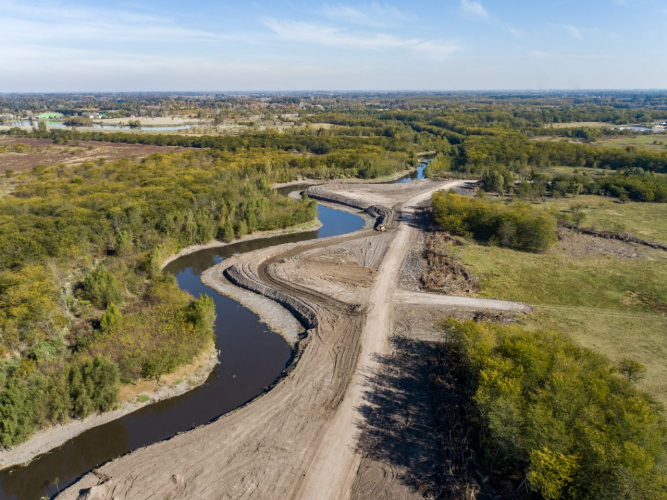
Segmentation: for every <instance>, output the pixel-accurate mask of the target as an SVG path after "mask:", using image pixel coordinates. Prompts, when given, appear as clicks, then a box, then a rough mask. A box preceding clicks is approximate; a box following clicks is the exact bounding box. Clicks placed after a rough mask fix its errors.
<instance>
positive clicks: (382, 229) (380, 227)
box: [375, 224, 387, 233]
mask: <svg viewBox="0 0 667 500" xmlns="http://www.w3.org/2000/svg"><path fill="white" fill-rule="evenodd" d="M375 230H376V231H380V232H381V233H384V232H385V231H386V230H387V226H385V225H384V224H378V226H377V227H376V228H375Z"/></svg>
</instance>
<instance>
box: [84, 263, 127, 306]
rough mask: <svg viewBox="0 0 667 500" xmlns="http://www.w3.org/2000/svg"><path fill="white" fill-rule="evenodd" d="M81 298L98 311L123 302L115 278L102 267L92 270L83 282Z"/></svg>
mask: <svg viewBox="0 0 667 500" xmlns="http://www.w3.org/2000/svg"><path fill="white" fill-rule="evenodd" d="M82 296H83V298H84V299H86V300H89V301H90V302H92V303H93V304H94V305H96V306H97V307H99V308H100V309H106V308H107V307H108V306H109V305H110V304H120V303H121V302H122V301H123V294H122V293H121V291H120V288H119V287H118V282H117V281H116V277H115V276H114V275H113V274H112V273H111V272H109V271H107V269H106V268H105V267H103V266H100V267H98V268H96V269H94V270H93V271H92V272H91V273H90V274H88V276H86V279H84V280H83V283H82Z"/></svg>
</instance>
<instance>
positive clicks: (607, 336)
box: [451, 244, 667, 404]
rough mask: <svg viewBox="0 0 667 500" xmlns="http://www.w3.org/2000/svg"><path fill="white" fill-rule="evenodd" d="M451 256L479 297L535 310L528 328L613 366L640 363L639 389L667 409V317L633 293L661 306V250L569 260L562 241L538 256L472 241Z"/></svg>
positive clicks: (665, 271) (666, 296) (665, 280)
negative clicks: (570, 341) (474, 279)
mask: <svg viewBox="0 0 667 500" xmlns="http://www.w3.org/2000/svg"><path fill="white" fill-rule="evenodd" d="M451 251H452V253H454V252H455V253H458V255H459V256H460V258H461V261H462V263H464V264H465V265H467V266H469V267H470V268H471V269H472V270H473V271H474V272H475V274H477V275H478V276H479V277H480V280H481V284H482V292H480V293H479V296H482V297H489V298H497V299H503V300H514V301H520V302H525V303H528V304H531V305H535V306H537V308H538V309H537V312H535V313H533V314H531V315H529V316H528V317H527V318H526V323H527V324H528V325H529V326H531V327H534V328H545V327H546V328H554V329H557V330H560V331H564V332H566V333H568V334H570V335H571V336H572V337H573V338H574V339H575V340H577V341H578V342H579V343H580V344H581V345H584V346H587V347H591V348H594V349H596V350H598V351H599V352H602V353H604V354H605V355H607V356H608V357H609V358H611V359H612V360H613V361H618V360H620V359H621V358H623V357H630V358H633V359H636V360H637V361H639V362H641V363H643V364H644V365H645V366H646V368H647V376H646V379H645V380H644V381H642V383H641V384H640V386H641V387H642V388H643V389H645V390H647V391H648V392H649V393H651V394H652V395H653V396H654V397H655V398H656V399H658V400H660V401H661V402H662V403H663V404H667V342H666V340H667V336H666V335H667V334H666V333H665V332H667V315H665V314H661V313H659V312H658V311H656V310H655V309H653V308H652V307H651V305H649V304H648V303H647V302H646V301H642V300H640V299H638V296H637V294H645V295H646V296H649V297H651V298H652V299H653V300H655V301H657V302H658V303H663V304H664V303H665V302H667V259H665V257H667V254H666V253H665V252H660V251H657V250H656V251H654V250H651V251H648V250H647V251H646V256H645V257H642V258H625V257H620V256H615V255H608V254H602V253H600V252H593V253H590V254H588V255H585V256H583V257H574V256H573V254H572V252H569V251H568V250H567V249H565V248H564V247H563V245H562V244H559V245H558V246H557V247H556V248H554V249H552V250H549V251H548V252H546V253H543V254H532V253H524V252H518V251H514V250H509V249H505V248H499V247H486V246H480V245H476V244H470V245H466V246H464V247H452V248H451Z"/></svg>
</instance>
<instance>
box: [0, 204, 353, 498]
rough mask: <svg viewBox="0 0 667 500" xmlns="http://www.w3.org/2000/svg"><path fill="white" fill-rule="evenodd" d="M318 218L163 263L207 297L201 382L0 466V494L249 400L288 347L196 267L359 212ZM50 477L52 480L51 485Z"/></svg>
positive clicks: (49, 485) (346, 222)
mask: <svg viewBox="0 0 667 500" xmlns="http://www.w3.org/2000/svg"><path fill="white" fill-rule="evenodd" d="M318 211H319V219H320V221H321V222H322V223H323V226H322V227H321V228H320V229H319V230H318V231H314V232H310V233H301V234H294V235H286V236H278V237H275V238H267V239H262V240H253V241H248V242H243V243H237V244H235V245H230V246H226V247H222V248H213V249H207V250H202V251H199V252H196V253H193V254H190V255H186V256H184V257H181V258H179V259H177V260H175V261H174V262H172V263H171V264H169V265H168V266H167V267H166V269H165V271H166V272H169V273H171V274H173V275H174V276H176V279H177V280H178V283H179V286H180V287H181V288H182V289H184V290H187V291H188V292H190V293H191V294H193V295H194V296H197V295H199V294H200V293H205V294H208V295H210V296H211V297H213V300H214V301H215V306H216V312H217V316H218V319H217V321H216V326H215V333H216V343H217V347H218V349H220V364H219V365H217V367H216V368H215V370H214V371H213V372H212V373H211V375H210V377H209V378H208V380H207V381H206V384H205V385H203V386H201V387H198V388H197V389H194V390H192V391H190V392H188V393H186V394H183V395H182V396H178V397H175V398H172V399H168V400H165V401H161V402H159V403H155V404H152V405H149V406H146V407H144V408H142V409H141V410H138V411H136V412H134V413H131V414H129V415H126V416H124V417H122V418H120V419H118V420H115V421H113V422H110V423H108V424H105V425H101V426H99V427H95V428H93V429H90V430H88V431H86V432H84V433H83V434H81V435H79V436H77V437H76V438H74V439H72V440H70V441H68V442H67V443H65V444H64V445H63V446H61V447H60V448H58V449H55V450H52V451H51V452H50V453H47V454H45V455H42V456H40V457H38V458H37V459H36V460H34V461H33V462H32V463H30V464H29V465H27V466H26V467H14V468H12V469H8V470H5V471H0V499H2V500H4V499H16V500H37V499H39V498H40V497H42V496H47V497H50V496H53V495H55V494H56V493H57V492H58V490H59V489H60V490H62V489H63V488H64V487H67V486H69V485H70V484H72V483H73V482H74V481H75V480H76V479H77V478H79V477H81V476H82V475H83V474H85V473H86V472H88V471H90V470H91V469H93V468H95V467H97V466H99V465H101V464H103V463H105V462H107V461H109V460H112V459H114V458H116V457H119V456H121V455H123V454H125V453H127V452H129V451H132V450H135V449H137V448H140V447H143V446H147V445H149V444H152V443H155V442H157V441H161V440H163V439H166V438H168V437H171V436H173V435H174V434H176V433H178V432H182V431H187V430H189V429H192V428H193V427H195V426H198V425H201V424H205V423H207V422H210V421H211V420H214V419H215V418H217V417H219V416H220V415H223V414H224V413H227V412H229V411H231V410H233V409H234V408H237V407H239V406H241V405H242V404H244V403H246V402H248V401H250V400H251V399H253V398H255V397H256V396H258V395H259V394H261V393H262V392H263V391H264V390H265V389H266V388H267V387H269V386H270V385H272V384H273V383H274V382H275V381H276V379H277V378H278V377H279V376H280V374H281V372H282V371H283V370H284V369H285V368H286V367H287V365H288V364H289V363H290V360H291V357H292V350H291V349H290V347H289V345H288V344H287V343H286V342H285V341H284V340H283V338H282V337H280V335H278V334H276V333H273V332H271V331H270V330H269V329H268V328H267V327H266V325H264V324H263V323H260V321H259V318H258V317H257V316H255V315H254V314H253V313H251V312H250V311H249V310H248V309H246V308H244V307H242V306H241V305H239V304H238V303H237V302H235V301H233V300H232V299H229V298H227V297H224V296H222V295H220V294H218V293H217V292H216V291H215V290H213V289H211V288H209V287H207V286H206V285H204V284H203V283H202V282H201V280H200V275H201V273H202V272H203V271H205V270H206V269H208V268H209V267H211V266H213V265H215V264H217V263H219V262H221V261H222V260H223V259H224V258H226V257H229V256H231V255H234V254H236V253H237V252H240V253H244V252H249V251H251V250H256V249H259V248H266V247H268V246H273V245H279V244H282V243H293V242H298V241H304V240H312V239H316V238H325V237H328V236H336V235H340V234H345V233H349V232H352V231H356V230H358V229H361V227H362V226H363V224H364V221H363V219H362V218H361V217H359V216H357V215H354V214H350V213H347V212H342V211H339V210H333V209H330V208H325V207H318ZM56 483H57V485H56Z"/></svg>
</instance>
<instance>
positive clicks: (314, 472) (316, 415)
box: [58, 181, 460, 500]
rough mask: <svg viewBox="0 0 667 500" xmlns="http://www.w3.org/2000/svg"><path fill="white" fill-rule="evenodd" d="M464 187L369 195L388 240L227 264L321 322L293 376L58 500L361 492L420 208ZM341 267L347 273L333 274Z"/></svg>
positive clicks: (425, 184) (266, 499) (314, 246)
mask: <svg viewBox="0 0 667 500" xmlns="http://www.w3.org/2000/svg"><path fill="white" fill-rule="evenodd" d="M458 184H460V183H459V182H448V183H443V182H434V181H416V182H413V183H410V184H409V185H405V188H395V187H393V186H373V188H372V189H377V190H378V193H380V195H379V196H377V197H376V198H375V199H374V200H373V201H377V202H379V201H382V202H384V205H383V206H384V208H385V209H387V210H388V211H389V212H391V214H390V215H391V216H390V217H389V218H388V220H389V223H388V227H389V231H388V232H387V233H384V234H383V233H377V232H373V231H370V230H362V231H359V232H357V233H354V234H352V235H346V236H341V237H335V238H329V239H324V240H317V241H316V242H302V243H298V244H290V245H284V246H277V247H271V248H268V249H263V250H259V251H256V252H251V253H247V254H243V255H241V256H238V257H234V258H233V261H232V259H229V260H228V261H225V266H234V269H236V270H237V271H238V273H239V275H242V276H245V278H244V279H246V280H247V281H248V283H256V284H257V288H259V289H262V288H263V289H265V290H266V289H271V290H272V292H271V293H274V295H275V294H277V295H281V294H282V296H283V297H290V298H292V299H296V300H298V301H299V304H301V305H303V306H304V307H305V308H306V310H307V311H311V312H313V314H314V315H315V317H316V322H315V323H314V324H316V326H314V327H313V328H312V329H311V330H309V332H308V337H307V338H306V339H305V340H304V341H302V342H300V343H299V345H298V347H297V353H296V361H295V363H293V364H292V366H291V368H290V370H289V371H288V373H287V374H286V376H285V377H284V378H283V379H282V380H281V381H280V382H278V383H277V384H276V386H275V387H274V388H273V389H272V390H270V391H269V392H267V393H265V394H264V395H263V396H262V397H260V398H258V399H256V400H255V401H253V402H251V403H249V404H248V405H246V406H244V407H242V408H240V409H238V410H237V411H234V412H231V413H229V414H227V415H225V416H223V417H222V418H220V419H218V420H217V421H215V422H212V423H210V424H208V425H205V426H202V427H199V428H197V429H194V430H192V431H190V432H187V433H184V434H181V435H177V436H175V437H174V438H172V439H170V440H168V441H163V442H160V443H156V444H154V445H151V446H149V447H146V448H143V449H140V450H137V451H135V452H133V453H131V454H129V455H127V456H124V457H121V458H119V459H117V460H114V461H112V462H110V463H108V464H106V465H104V466H102V467H100V468H99V469H97V470H95V471H94V472H92V473H90V474H87V475H86V476H84V477H83V478H82V479H81V480H80V481H79V482H78V483H76V484H74V485H73V486H71V487H70V488H68V489H67V490H65V491H64V492H63V493H62V494H61V495H59V496H58V498H59V499H67V500H74V499H81V500H83V499H88V500H111V499H132V500H142V499H149V498H150V499H171V500H176V499H202V500H204V499H250V498H253V499H262V500H271V499H318V500H320V499H336V500H341V499H348V498H351V496H352V488H353V486H354V489H355V491H359V490H360V488H359V484H358V480H359V478H358V477H357V470H358V468H359V464H360V462H361V454H360V452H359V451H358V449H357V443H356V440H357V438H358V435H359V434H358V432H359V431H358V428H359V425H360V419H362V416H361V415H360V414H359V411H358V410H359V407H360V406H362V405H363V393H364V391H368V390H369V387H368V380H369V378H371V377H372V375H373V374H374V373H375V372H376V370H377V369H378V366H377V359H378V358H379V357H381V356H383V355H384V354H386V353H387V352H388V351H389V349H390V342H389V338H390V332H391V324H392V312H393V309H394V303H395V297H394V295H395V290H396V283H397V280H398V275H399V272H400V268H401V264H402V262H403V260H404V258H405V256H406V254H407V253H408V250H409V249H410V246H411V245H412V243H413V241H414V240H415V236H416V234H417V232H418V231H419V229H417V227H415V224H413V222H414V220H413V216H414V212H415V206H416V205H417V204H418V203H420V202H423V201H426V200H428V199H429V197H430V196H431V193H432V192H433V191H435V190H438V189H443V188H451V187H455V186H457V185H458ZM369 189H371V188H369V187H368V186H361V187H358V186H357V185H354V186H350V187H349V189H348V190H345V189H343V188H339V189H337V192H338V194H339V195H343V196H348V197H349V198H351V199H357V200H363V199H364V198H365V195H366V193H367V192H368V190H369ZM391 207H393V211H392V209H391ZM230 261H232V262H230ZM336 266H338V268H339V269H340V272H333V271H332V270H335V268H336ZM222 267H223V266H220V268H219V269H216V270H215V271H213V274H216V273H217V276H216V279H215V280H212V281H211V284H213V285H214V286H215V281H218V280H224V279H225V277H224V276H223V275H222V271H221V268H222ZM304 270H307V271H306V272H307V274H308V275H307V276H305V275H304ZM346 276H348V277H350V278H349V279H346V278H345V277H346ZM218 321H224V318H219V319H218ZM355 481H357V484H355ZM361 489H363V488H361ZM408 497H409V498H421V496H420V493H419V492H418V491H412V492H407V493H406V494H405V495H402V496H401V498H408Z"/></svg>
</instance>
